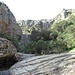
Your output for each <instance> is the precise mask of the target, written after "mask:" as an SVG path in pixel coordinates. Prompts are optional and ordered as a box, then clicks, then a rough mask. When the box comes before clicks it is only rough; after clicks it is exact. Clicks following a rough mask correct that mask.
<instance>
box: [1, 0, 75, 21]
mask: <svg viewBox="0 0 75 75" xmlns="http://www.w3.org/2000/svg"><path fill="white" fill-rule="evenodd" d="M2 1H3V2H4V3H5V4H7V6H8V7H9V9H10V10H11V11H12V12H13V14H14V15H15V18H16V20H27V19H37V20H38V19H52V18H54V17H55V16H56V15H57V14H58V13H60V12H61V10H62V9H63V8H66V9H75V0H0V2H2Z"/></svg>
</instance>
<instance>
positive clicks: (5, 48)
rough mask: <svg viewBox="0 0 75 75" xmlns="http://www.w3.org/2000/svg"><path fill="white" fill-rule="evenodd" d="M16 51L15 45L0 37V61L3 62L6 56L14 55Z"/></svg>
mask: <svg viewBox="0 0 75 75" xmlns="http://www.w3.org/2000/svg"><path fill="white" fill-rule="evenodd" d="M16 52H17V50H16V48H15V46H14V45H13V44H12V43H11V42H10V41H9V40H7V39H5V38H0V63H3V62H4V61H5V60H7V59H8V58H11V57H16V56H15V55H16Z"/></svg>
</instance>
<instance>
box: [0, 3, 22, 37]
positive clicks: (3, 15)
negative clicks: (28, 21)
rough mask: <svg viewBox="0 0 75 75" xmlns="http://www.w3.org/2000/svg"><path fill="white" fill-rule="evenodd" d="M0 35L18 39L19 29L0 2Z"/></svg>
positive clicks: (13, 18) (20, 32)
mask: <svg viewBox="0 0 75 75" xmlns="http://www.w3.org/2000/svg"><path fill="white" fill-rule="evenodd" d="M0 33H4V34H8V35H12V36H14V37H20V36H21V35H22V30H21V28H20V27H19V26H18V25H17V23H16V19H15V17H14V15H13V13H12V12H11V11H10V9H9V8H8V7H7V6H6V5H5V4H4V3H1V2H0Z"/></svg>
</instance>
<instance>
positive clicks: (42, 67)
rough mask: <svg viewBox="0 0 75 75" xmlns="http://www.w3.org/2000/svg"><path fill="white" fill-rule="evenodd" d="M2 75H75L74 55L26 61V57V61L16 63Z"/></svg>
mask: <svg viewBox="0 0 75 75" xmlns="http://www.w3.org/2000/svg"><path fill="white" fill-rule="evenodd" d="M20 55H21V54H20ZM24 58H25V56H24ZM22 59H23V58H22ZM0 73H1V72H0ZM4 73H5V75H7V74H8V73H9V74H8V75H75V53H61V54H50V55H41V56H35V57H31V58H28V59H27V56H26V59H23V60H22V61H19V62H17V63H16V64H14V65H13V66H12V67H11V68H10V69H9V72H8V71H4ZM0 75H1V74H0ZM2 75H4V74H2Z"/></svg>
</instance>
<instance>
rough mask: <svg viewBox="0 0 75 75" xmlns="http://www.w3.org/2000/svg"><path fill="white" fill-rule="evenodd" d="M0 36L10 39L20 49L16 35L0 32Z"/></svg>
mask: <svg viewBox="0 0 75 75" xmlns="http://www.w3.org/2000/svg"><path fill="white" fill-rule="evenodd" d="M0 37H2V38H6V39H8V40H9V41H11V42H12V44H13V45H14V46H15V47H16V48H17V50H18V49H19V43H18V39H17V38H14V37H12V36H10V35H7V34H4V33H0Z"/></svg>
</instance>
